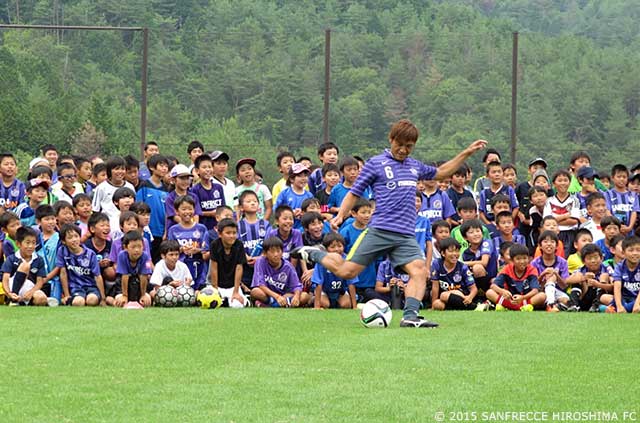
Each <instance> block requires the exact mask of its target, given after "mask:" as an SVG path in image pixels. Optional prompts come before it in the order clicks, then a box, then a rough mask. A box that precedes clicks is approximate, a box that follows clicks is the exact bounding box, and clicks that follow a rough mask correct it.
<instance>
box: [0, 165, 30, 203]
mask: <svg viewBox="0 0 640 423" xmlns="http://www.w3.org/2000/svg"><path fill="white" fill-rule="evenodd" d="M17 171H18V166H17V164H16V159H15V157H14V156H13V154H11V153H2V154H0V177H1V178H2V184H0V211H3V212H4V211H9V210H12V209H14V208H16V207H17V206H18V204H20V203H21V202H22V201H23V199H24V196H25V194H26V189H25V185H24V183H22V181H20V180H19V179H17V178H16V173H17Z"/></svg>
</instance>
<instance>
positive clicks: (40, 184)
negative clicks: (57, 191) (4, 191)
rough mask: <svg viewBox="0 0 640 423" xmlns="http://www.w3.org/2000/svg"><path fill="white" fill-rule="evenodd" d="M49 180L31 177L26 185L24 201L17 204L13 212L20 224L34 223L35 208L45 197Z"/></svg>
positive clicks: (28, 224) (31, 224)
mask: <svg viewBox="0 0 640 423" xmlns="http://www.w3.org/2000/svg"><path fill="white" fill-rule="evenodd" d="M48 190H49V182H48V181H46V180H44V179H31V180H29V183H28V185H27V199H28V201H27V202H26V203H22V204H20V205H18V207H16V209H15V213H16V214H17V215H18V217H19V218H20V223H22V226H34V225H35V224H36V209H37V208H38V206H39V205H40V204H42V203H43V202H44V200H45V198H47V192H48Z"/></svg>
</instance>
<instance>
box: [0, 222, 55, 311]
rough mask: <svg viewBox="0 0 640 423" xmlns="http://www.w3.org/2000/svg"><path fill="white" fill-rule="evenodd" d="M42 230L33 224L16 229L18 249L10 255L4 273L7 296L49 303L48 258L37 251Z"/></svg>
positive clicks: (17, 300)
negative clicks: (45, 262) (32, 226)
mask: <svg viewBox="0 0 640 423" xmlns="http://www.w3.org/2000/svg"><path fill="white" fill-rule="evenodd" d="M37 238H38V233H37V232H36V231H35V230H34V229H33V228H29V227H20V228H18V230H17V231H16V245H17V250H16V252H15V253H13V254H11V255H9V256H7V257H6V259H5V261H4V263H3V264H2V268H1V269H0V273H2V288H3V290H4V293H5V297H6V298H7V299H8V300H9V301H10V302H11V303H13V304H18V305H36V306H44V305H47V294H46V292H45V285H44V278H45V276H46V271H45V265H44V260H43V259H42V257H39V256H38V255H37V254H36V252H35V251H36V245H37Z"/></svg>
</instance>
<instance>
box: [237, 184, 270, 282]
mask: <svg viewBox="0 0 640 423" xmlns="http://www.w3.org/2000/svg"><path fill="white" fill-rule="evenodd" d="M259 208H260V205H259V201H258V196H257V195H256V193H255V192H253V191H243V192H242V193H241V194H240V197H239V198H238V211H239V212H240V214H241V216H242V218H241V219H240V222H238V239H239V240H240V242H242V246H243V247H244V252H245V255H246V262H245V263H243V271H242V284H243V285H244V286H245V287H249V286H251V281H252V280H253V265H254V264H255V261H256V260H257V259H258V257H259V256H260V255H261V254H262V242H263V241H264V238H265V236H266V235H267V231H268V230H269V229H271V226H270V225H269V222H268V221H267V220H265V219H260V218H258V210H259Z"/></svg>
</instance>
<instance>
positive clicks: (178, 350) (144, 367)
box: [0, 307, 640, 422]
mask: <svg viewBox="0 0 640 423" xmlns="http://www.w3.org/2000/svg"><path fill="white" fill-rule="evenodd" d="M426 315H427V317H429V318H432V319H434V320H437V321H438V322H439V323H441V328H439V329H436V330H423V329H420V330H413V329H400V328H399V327H398V320H399V317H400V313H399V312H396V313H395V316H394V322H393V323H392V327H391V328H388V329H366V328H364V327H362V326H361V325H360V323H359V321H358V314H357V312H356V311H351V310H347V311H338V310H335V311H334V310H330V311H315V310H272V309H247V310H229V309H225V310H199V309H147V310H141V311H136V310H119V309H70V308H66V307H65V308H63V307H58V308H57V309H36V308H27V307H19V308H8V307H0V322H1V323H2V326H3V328H4V332H5V336H3V337H2V341H0V346H1V348H0V350H1V351H2V357H3V358H4V360H2V361H3V365H2V379H1V380H2V382H0V392H1V395H2V398H3V401H2V406H0V421H1V422H15V421H39V422H44V421H46V422H62V421H74V422H88V421H150V422H158V421H171V422H178V421H181V422H182V421H205V420H206V421H212V422H246V421H258V422H292V421H296V422H297V421H304V422H308V421H313V422H336V421H345V422H378V421H379V422H390V421H402V422H406V421H416V422H423V421H434V419H433V416H434V414H435V413H436V412H437V411H443V412H445V413H446V416H447V419H446V420H445V421H450V420H449V419H448V413H450V412H456V411H476V412H478V413H479V412H483V411H489V412H490V411H508V410H514V411H525V410H529V411H549V412H554V411H598V410H605V411H618V412H622V411H624V410H633V409H634V408H635V411H640V405H639V404H640V401H638V393H639V392H640V389H639V388H638V386H640V385H639V383H638V379H639V377H638V376H639V375H640V371H639V370H638V365H637V357H638V347H639V346H640V337H639V336H638V335H639V333H640V331H639V329H638V328H639V327H640V320H639V319H640V317H638V316H635V315H624V316H618V315H605V314H597V315H593V314H586V313H580V314H569V313H560V314H546V313H518V312H508V313H496V312H490V313H475V312H442V313H434V312H427V313H426Z"/></svg>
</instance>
